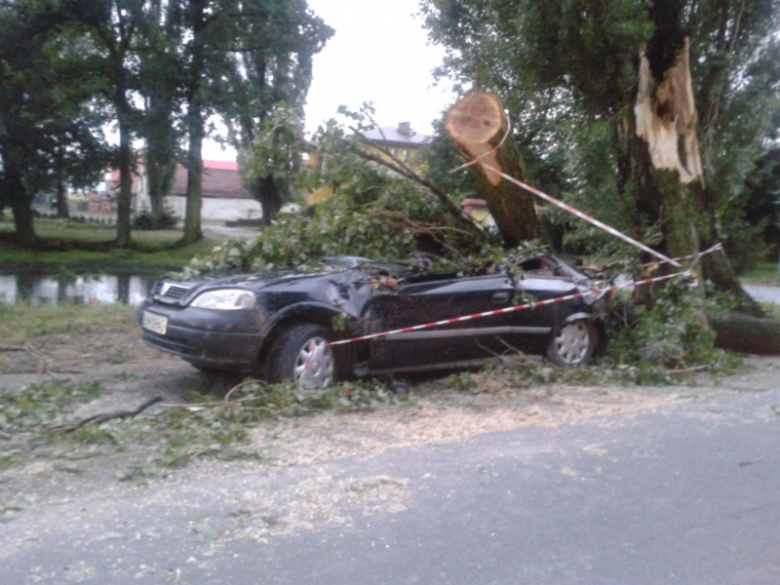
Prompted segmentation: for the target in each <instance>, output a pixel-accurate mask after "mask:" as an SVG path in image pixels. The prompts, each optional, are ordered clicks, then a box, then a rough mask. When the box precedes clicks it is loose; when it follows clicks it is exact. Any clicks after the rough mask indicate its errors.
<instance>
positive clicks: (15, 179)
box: [3, 158, 38, 249]
mask: <svg viewBox="0 0 780 585" xmlns="http://www.w3.org/2000/svg"><path fill="white" fill-rule="evenodd" d="M3 162H4V163H5V169H4V171H5V172H4V174H5V181H4V183H5V188H6V190H7V193H6V196H7V200H10V202H11V210H12V211H13V212H14V227H15V228H16V234H15V236H14V242H15V243H16V245H17V246H19V247H21V248H27V249H30V248H34V247H35V245H36V244H37V243H38V237H37V236H36V235H35V225H34V223H33V212H32V198H31V197H29V196H28V194H27V190H26V189H25V187H24V182H23V181H22V175H21V173H20V172H19V170H18V168H17V167H16V165H15V164H14V162H13V161H11V160H9V158H6V159H5V160H4V161H3Z"/></svg>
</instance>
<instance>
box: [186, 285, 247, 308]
mask: <svg viewBox="0 0 780 585" xmlns="http://www.w3.org/2000/svg"><path fill="white" fill-rule="evenodd" d="M256 306H257V299H256V298H255V295H254V293H252V292H249V291H248V290H242V289H238V288H223V289H221V290H212V291H208V292H204V293H203V294H201V295H198V296H197V298H196V299H195V300H194V301H192V302H191V303H190V307H197V308H198V309H216V310H217V311H240V310H244V309H254V308H255V307H256Z"/></svg>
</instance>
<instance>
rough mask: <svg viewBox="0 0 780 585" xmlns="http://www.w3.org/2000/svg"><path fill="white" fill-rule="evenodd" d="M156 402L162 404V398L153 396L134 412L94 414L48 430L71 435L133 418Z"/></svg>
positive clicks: (121, 411) (120, 411) (122, 411)
mask: <svg viewBox="0 0 780 585" xmlns="http://www.w3.org/2000/svg"><path fill="white" fill-rule="evenodd" d="M158 402H162V398H160V397H159V396H155V397H154V398H150V399H149V400H147V401H146V402H144V403H143V404H142V405H141V406H139V407H138V408H136V409H135V410H119V411H116V412H108V413H104V414H96V415H94V416H90V417H88V418H85V419H83V420H81V421H79V422H77V423H73V424H69V425H65V426H60V427H54V428H52V429H49V430H51V431H54V432H55V433H71V432H73V431H75V430H77V429H80V428H81V427H83V426H86V425H99V424H103V423H104V422H108V421H110V420H113V419H115V418H128V417H135V416H138V415H139V414H141V413H142V412H143V411H144V410H146V409H147V408H149V407H150V406H152V405H154V404H157V403H158Z"/></svg>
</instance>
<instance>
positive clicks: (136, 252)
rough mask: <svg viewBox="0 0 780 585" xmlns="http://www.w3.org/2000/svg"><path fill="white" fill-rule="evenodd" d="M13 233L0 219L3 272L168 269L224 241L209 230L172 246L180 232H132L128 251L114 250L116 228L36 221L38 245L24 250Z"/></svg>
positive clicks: (5, 221) (0, 256)
mask: <svg viewBox="0 0 780 585" xmlns="http://www.w3.org/2000/svg"><path fill="white" fill-rule="evenodd" d="M14 231H15V230H14V225H13V222H12V221H9V220H7V219H6V220H0V267H2V268H4V269H6V270H21V269H25V268H29V267H33V266H34V267H35V268H42V267H46V266H50V267H51V268H52V269H58V268H61V267H63V266H68V267H70V268H72V269H84V268H90V269H93V268H107V267H111V268H129V269H133V270H143V269H144V268H148V269H150V270H152V269H156V270H159V269H160V268H166V269H170V268H177V267H180V266H183V265H185V264H187V263H188V262H189V261H190V259H192V258H193V257H194V256H198V255H201V254H205V253H207V252H210V251H211V249H212V248H213V247H214V246H216V245H218V244H219V243H221V242H222V241H223V240H224V238H222V237H220V236H215V235H214V234H209V235H208V236H207V237H204V238H203V239H202V240H201V241H199V242H197V243H195V244H192V245H190V246H186V247H174V244H175V243H176V242H177V241H178V240H179V239H180V238H181V235H182V232H181V231H180V230H160V231H141V230H134V231H133V232H132V241H133V245H132V247H131V248H130V249H129V250H118V249H113V248H112V247H111V243H112V242H113V241H114V240H115V239H116V227H113V226H111V227H109V226H104V225H99V224H92V223H78V222H68V221H61V220H55V219H37V220H36V221H35V233H36V234H37V235H38V237H39V238H40V240H41V246H40V249H36V250H24V249H21V248H18V247H16V246H15V245H14V244H13V235H14Z"/></svg>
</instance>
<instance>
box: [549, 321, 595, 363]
mask: <svg viewBox="0 0 780 585" xmlns="http://www.w3.org/2000/svg"><path fill="white" fill-rule="evenodd" d="M597 343H598V336H597V334H596V329H595V328H594V327H593V324H592V323H590V322H589V321H584V320H581V321H573V322H571V323H566V324H564V325H562V326H561V327H560V328H559V329H558V331H557V332H556V333H555V335H554V336H553V338H552V340H551V341H550V345H549V346H548V347H547V357H548V358H549V359H550V361H551V362H552V363H554V364H555V365H556V366H561V367H564V368H576V367H578V366H583V365H585V364H587V363H588V362H589V361H590V359H591V357H593V353H594V351H595V349H596V344H597Z"/></svg>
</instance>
